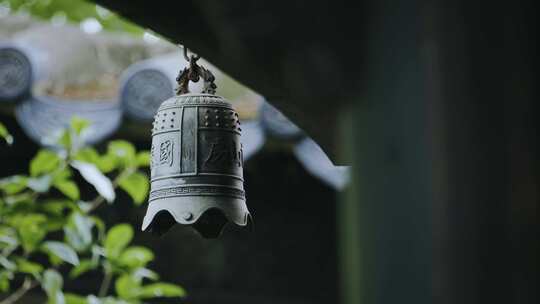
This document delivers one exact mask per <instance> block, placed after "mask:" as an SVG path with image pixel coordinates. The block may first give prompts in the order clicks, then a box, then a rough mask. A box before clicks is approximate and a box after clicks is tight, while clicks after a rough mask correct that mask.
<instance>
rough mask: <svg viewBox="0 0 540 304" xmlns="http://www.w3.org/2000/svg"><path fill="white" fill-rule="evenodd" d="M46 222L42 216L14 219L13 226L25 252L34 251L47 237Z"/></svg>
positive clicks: (26, 216)
mask: <svg viewBox="0 0 540 304" xmlns="http://www.w3.org/2000/svg"><path fill="white" fill-rule="evenodd" d="M46 222H47V218H46V217H45V216H44V215H42V214H26V215H22V216H20V217H15V218H13V223H12V225H13V226H14V227H15V228H16V229H17V232H18V233H19V239H20V240H21V244H22V246H23V248H24V250H25V252H27V253H29V252H32V251H34V250H35V249H36V248H37V246H38V245H39V243H40V242H41V241H42V240H43V238H44V237H45V235H47V230H46V229H45V224H46Z"/></svg>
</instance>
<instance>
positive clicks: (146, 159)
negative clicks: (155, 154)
mask: <svg viewBox="0 0 540 304" xmlns="http://www.w3.org/2000/svg"><path fill="white" fill-rule="evenodd" d="M137 165H138V166H139V167H148V166H150V151H141V152H139V153H137Z"/></svg>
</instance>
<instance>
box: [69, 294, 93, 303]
mask: <svg viewBox="0 0 540 304" xmlns="http://www.w3.org/2000/svg"><path fill="white" fill-rule="evenodd" d="M64 298H65V299H66V304H88V301H87V300H86V297H83V296H79V295H76V294H72V293H66V294H65V295H64Z"/></svg>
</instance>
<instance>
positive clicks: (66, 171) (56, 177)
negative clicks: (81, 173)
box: [52, 167, 71, 184]
mask: <svg viewBox="0 0 540 304" xmlns="http://www.w3.org/2000/svg"><path fill="white" fill-rule="evenodd" d="M52 177H53V184H54V183H55V182H58V181H63V180H66V179H69V178H70V177H71V169H70V168H69V167H62V168H61V169H58V170H56V171H54V172H53V173H52Z"/></svg>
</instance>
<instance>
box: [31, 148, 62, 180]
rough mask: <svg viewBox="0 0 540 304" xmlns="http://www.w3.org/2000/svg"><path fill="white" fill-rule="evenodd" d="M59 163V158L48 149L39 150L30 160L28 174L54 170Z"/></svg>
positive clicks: (33, 174)
mask: <svg viewBox="0 0 540 304" xmlns="http://www.w3.org/2000/svg"><path fill="white" fill-rule="evenodd" d="M59 165H60V158H59V157H58V155H56V153H54V152H52V151H50V150H40V151H39V152H38V154H37V155H36V156H35V157H34V158H33V159H32V160H31V161H30V175H31V176H38V175H40V174H43V173H49V172H52V171H54V170H55V169H56V168H58V166H59Z"/></svg>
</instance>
